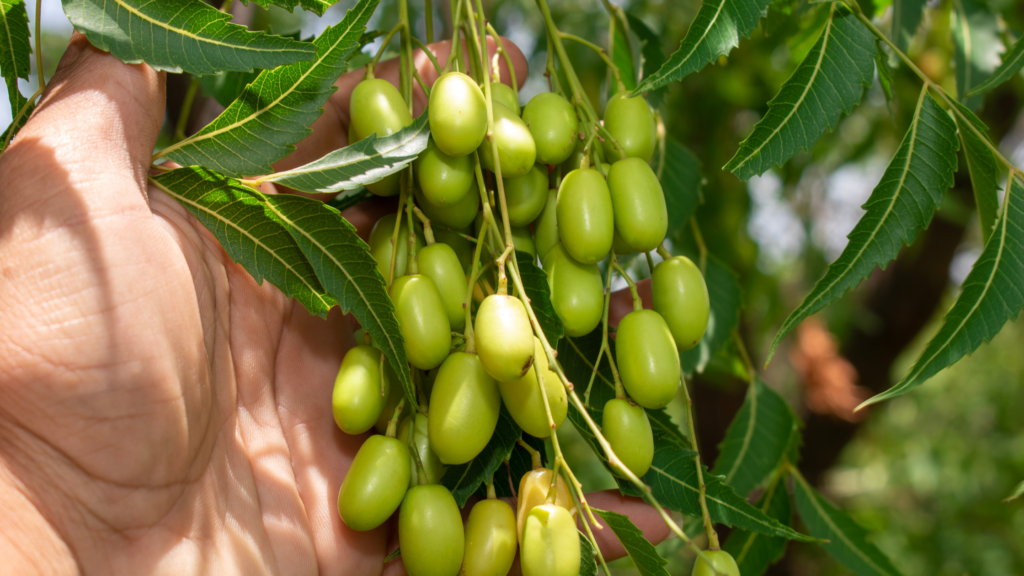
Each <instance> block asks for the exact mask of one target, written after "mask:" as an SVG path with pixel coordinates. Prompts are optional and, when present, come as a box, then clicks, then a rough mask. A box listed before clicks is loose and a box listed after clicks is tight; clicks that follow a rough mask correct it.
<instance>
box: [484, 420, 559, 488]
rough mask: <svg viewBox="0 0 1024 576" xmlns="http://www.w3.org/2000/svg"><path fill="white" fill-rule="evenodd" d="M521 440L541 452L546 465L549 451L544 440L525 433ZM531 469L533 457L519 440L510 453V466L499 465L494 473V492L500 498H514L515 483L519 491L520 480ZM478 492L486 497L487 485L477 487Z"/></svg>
mask: <svg viewBox="0 0 1024 576" xmlns="http://www.w3.org/2000/svg"><path fill="white" fill-rule="evenodd" d="M521 440H522V441H523V442H525V443H527V444H529V445H530V446H531V447H533V449H534V450H537V451H538V452H540V460H541V463H542V464H543V465H545V466H546V465H547V451H546V449H545V448H544V441H543V440H541V439H540V438H534V437H533V436H530V435H529V434H523V437H522V438H521ZM530 470H533V457H532V456H530V453H529V452H527V450H526V449H525V448H523V447H522V446H520V445H519V443H518V442H517V443H516V445H515V446H513V448H512V451H511V452H510V453H509V455H508V468H507V469H506V470H502V469H501V468H500V467H499V469H498V470H497V471H496V472H495V473H494V492H495V493H496V494H497V496H498V498H514V497H515V493H514V492H513V490H512V487H513V485H515V490H516V491H518V490H519V481H520V480H521V479H522V478H523V475H525V474H526V473H527V472H529V471H530ZM476 493H477V496H481V497H485V496H486V495H487V490H486V486H483V485H482V486H481V487H480V488H478V489H477V491H476Z"/></svg>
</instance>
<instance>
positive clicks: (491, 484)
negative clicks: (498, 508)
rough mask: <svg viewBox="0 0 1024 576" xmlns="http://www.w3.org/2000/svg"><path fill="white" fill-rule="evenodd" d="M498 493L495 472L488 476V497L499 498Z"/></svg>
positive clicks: (490, 498)
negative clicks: (495, 488) (495, 485)
mask: <svg viewBox="0 0 1024 576" xmlns="http://www.w3.org/2000/svg"><path fill="white" fill-rule="evenodd" d="M497 498H498V494H497V493H496V492H495V491H494V473H493V472H492V473H491V475H490V476H489V477H488V478H487V499H488V500H497Z"/></svg>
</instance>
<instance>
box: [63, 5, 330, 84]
mask: <svg viewBox="0 0 1024 576" xmlns="http://www.w3.org/2000/svg"><path fill="white" fill-rule="evenodd" d="M62 2H63V4H64V13H65V14H67V16H68V19H69V20H71V23H72V24H74V25H75V29H76V30H78V31H79V32H81V33H83V34H85V35H86V37H87V38H89V42H90V43H92V45H93V46H95V47H97V48H99V49H100V50H104V51H106V52H110V53H111V54H113V55H114V56H116V57H117V58H119V59H121V60H122V61H124V62H128V63H131V64H137V63H139V62H145V63H147V64H149V65H150V66H152V67H153V68H156V69H157V70H166V71H168V72H182V71H185V72H190V73H192V74H214V73H216V72H220V71H221V70H242V71H246V70H252V69H254V68H275V67H277V66H282V65H285V64H291V63H293V62H297V61H299V60H310V59H312V58H313V57H314V56H315V55H316V49H315V48H313V47H312V46H310V45H309V44H306V43H304V42H296V41H295V40H291V39H289V38H284V37H282V36H271V35H269V34H264V33H262V32H250V31H248V30H246V29H245V27H244V26H239V25H237V24H231V23H230V20H231V15H230V14H225V13H223V12H221V11H220V10H217V9H215V8H213V7H211V6H209V5H208V4H206V3H204V2H201V1H200V0H160V1H159V2H153V1H152V0H62Z"/></svg>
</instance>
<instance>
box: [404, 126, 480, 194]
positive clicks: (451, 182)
mask: <svg viewBox="0 0 1024 576" xmlns="http://www.w3.org/2000/svg"><path fill="white" fill-rule="evenodd" d="M416 181H417V182H419V184H420V190H421V191H422V192H423V197H424V198H426V199H427V200H428V201H429V202H430V203H431V204H433V205H435V206H451V205H453V204H456V203H458V202H459V201H461V200H462V198H463V197H464V196H465V195H466V194H467V193H468V192H469V191H470V189H471V188H472V187H473V183H474V182H475V181H476V175H475V174H474V173H473V159H472V158H471V157H469V156H449V155H447V154H445V153H444V152H442V151H441V149H440V148H438V147H437V144H436V143H435V142H434V141H433V139H431V140H430V142H429V143H428V144H427V149H426V150H424V151H423V152H421V153H420V155H419V156H418V157H417V158H416Z"/></svg>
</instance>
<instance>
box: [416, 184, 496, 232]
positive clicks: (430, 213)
mask: <svg viewBox="0 0 1024 576" xmlns="http://www.w3.org/2000/svg"><path fill="white" fill-rule="evenodd" d="M414 194H415V196H416V205H417V206H419V207H420V210H422V211H423V213H424V214H425V215H426V216H427V218H429V219H430V221H431V222H438V223H440V224H444V225H445V226H449V227H451V228H465V227H466V226H469V225H470V224H472V223H473V219H474V218H476V215H477V214H478V213H479V210H480V192H479V188H477V185H476V180H474V181H473V183H472V184H470V186H469V192H466V194H465V196H463V197H462V198H461V199H460V200H459V201H458V202H455V203H453V204H449V205H447V206H439V205H437V204H432V203H431V202H430V201H429V200H427V197H426V196H424V195H423V192H422V191H420V190H415V191H414Z"/></svg>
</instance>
